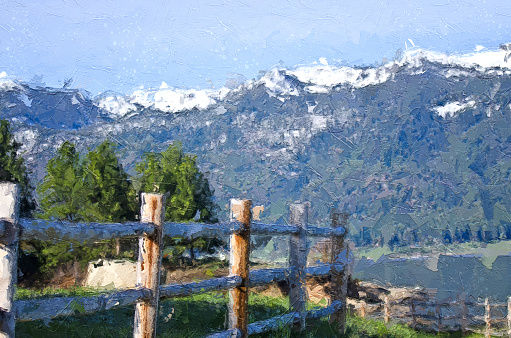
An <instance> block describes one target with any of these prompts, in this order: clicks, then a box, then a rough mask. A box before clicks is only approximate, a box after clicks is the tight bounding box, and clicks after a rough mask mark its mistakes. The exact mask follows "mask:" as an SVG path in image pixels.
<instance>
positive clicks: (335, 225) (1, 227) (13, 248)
mask: <svg viewBox="0 0 511 338" xmlns="http://www.w3.org/2000/svg"><path fill="white" fill-rule="evenodd" d="M230 204H231V205H230V222H228V223H223V224H200V223H189V224H181V223H165V222H164V215H165V207H164V206H165V196H164V195H162V194H142V195H141V220H140V222H139V223H135V222H134V223H123V224H118V223H115V224H100V223H87V224H76V223H66V222H52V221H46V220H34V219H20V218H19V211H18V209H19V187H18V186H17V185H15V184H12V183H0V222H1V223H2V224H0V259H1V260H2V264H0V336H2V335H3V336H6V337H14V332H15V323H16V321H31V320H39V319H47V318H54V317H58V316H67V315H73V314H75V312H76V311H75V310H76V309H77V308H79V309H80V310H81V311H80V312H81V313H93V312H96V311H102V310H109V309H111V308H114V307H118V306H126V305H130V304H135V318H134V329H133V336H134V337H154V336H155V334H156V319H157V315H158V302H159V300H160V299H162V298H169V297H181V296H188V295H191V294H196V293H204V292H210V291H218V290H229V308H228V311H229V329H228V330H227V331H224V332H221V333H217V334H214V335H213V336H211V337H246V336H248V335H250V334H256V333H263V332H267V331H270V330H275V329H278V328H280V327H282V326H285V325H293V326H294V327H295V328H296V329H303V328H304V327H305V321H306V320H307V319H313V318H321V317H325V316H330V321H331V322H332V323H336V325H338V328H339V330H340V331H341V332H342V331H343V330H344V323H345V315H346V294H347V278H348V275H347V273H348V270H347V269H346V267H347V266H348V264H349V263H350V262H351V255H350V253H349V250H348V246H347V243H346V242H345V241H344V238H345V235H346V231H347V230H346V227H345V225H346V221H347V215H346V214H344V213H339V212H333V213H332V224H331V227H328V228H320V227H311V226H308V225H307V214H308V208H309V204H308V203H303V204H293V205H291V207H290V224H291V225H275V224H260V223H253V222H252V215H251V201H250V200H237V199H233V200H231V203H230ZM225 234H230V246H231V247H230V269H229V272H230V273H229V276H227V277H220V278H214V279H209V280H205V281H200V282H192V283H186V284H170V285H160V283H159V282H160V268H161V251H162V240H163V237H164V236H183V237H188V238H194V237H198V236H216V235H225ZM251 234H273V235H290V241H289V244H290V255H289V268H288V269H286V268H276V269H259V270H254V271H249V264H248V263H249V258H250V245H249V243H250V236H251ZM126 236H138V237H139V256H138V263H137V287H136V288H134V289H128V290H123V291H117V292H113V293H110V294H105V295H98V296H91V297H83V298H76V297H54V298H49V299H32V300H16V301H15V300H14V299H13V298H14V290H15V287H14V286H15V283H16V276H17V258H18V241H19V240H20V239H22V240H28V239H39V240H44V241H66V240H71V239H73V240H78V241H80V242H82V243H83V242H91V241H98V240H107V239H113V238H119V237H126ZM307 236H320V237H330V238H332V240H331V246H330V262H329V263H327V264H321V265H318V266H311V267H306V262H307V253H308V247H307ZM325 275H328V276H331V280H332V288H331V291H330V302H329V306H328V307H326V308H322V309H319V310H313V311H306V300H307V293H306V287H305V278H306V276H325ZM280 281H288V283H289V286H290V306H289V311H290V312H289V313H288V314H286V315H284V316H279V317H275V318H272V319H268V320H264V321H260V322H256V323H252V324H249V323H248V297H249V288H250V287H252V286H257V285H265V284H269V283H272V282H280Z"/></svg>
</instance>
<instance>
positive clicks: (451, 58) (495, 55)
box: [399, 49, 511, 70]
mask: <svg viewBox="0 0 511 338" xmlns="http://www.w3.org/2000/svg"><path fill="white" fill-rule="evenodd" d="M422 60H428V61H431V62H437V63H442V64H444V65H453V66H461V67H463V68H473V67H476V68H478V69H479V70H485V68H495V67H500V68H504V69H511V60H510V57H509V52H508V51H505V50H502V49H501V50H498V51H490V50H479V51H478V52H476V53H470V54H464V55H446V54H443V53H438V52H432V51H427V50H423V49H417V50H412V51H408V52H406V53H405V55H404V57H403V59H402V60H401V61H400V62H399V63H400V64H401V65H405V64H409V65H413V66H420V65H421V63H422Z"/></svg>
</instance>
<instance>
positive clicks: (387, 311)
mask: <svg viewBox="0 0 511 338" xmlns="http://www.w3.org/2000/svg"><path fill="white" fill-rule="evenodd" d="M383 320H384V321H385V324H388V322H390V304H389V297H387V296H385V301H384V303H383Z"/></svg>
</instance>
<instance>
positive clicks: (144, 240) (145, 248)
mask: <svg viewBox="0 0 511 338" xmlns="http://www.w3.org/2000/svg"><path fill="white" fill-rule="evenodd" d="M141 201H142V204H141V207H140V215H141V217H140V221H141V222H142V223H153V224H154V225H155V230H154V233H152V234H145V235H144V236H142V237H140V238H139V245H138V250H139V252H138V263H137V286H139V287H144V288H147V289H150V290H151V291H152V297H151V299H147V300H142V301H139V302H137V304H136V306H135V323H134V327H133V337H137V338H138V337H142V338H149V337H155V336H156V320H157V318H158V302H159V300H160V293H159V286H160V268H161V250H162V243H163V223H164V221H165V196H164V195H162V194H146V193H143V194H142V195H141Z"/></svg>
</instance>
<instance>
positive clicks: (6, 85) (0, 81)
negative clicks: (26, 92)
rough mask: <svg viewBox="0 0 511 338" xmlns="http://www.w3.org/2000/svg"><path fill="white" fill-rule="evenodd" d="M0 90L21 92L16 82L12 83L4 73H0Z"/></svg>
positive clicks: (20, 87) (21, 88)
mask: <svg viewBox="0 0 511 338" xmlns="http://www.w3.org/2000/svg"><path fill="white" fill-rule="evenodd" d="M0 90H4V91H11V90H23V87H22V86H20V85H19V84H18V83H17V82H16V81H13V80H12V79H11V77H10V76H8V75H7V73H6V72H1V73H0Z"/></svg>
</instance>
